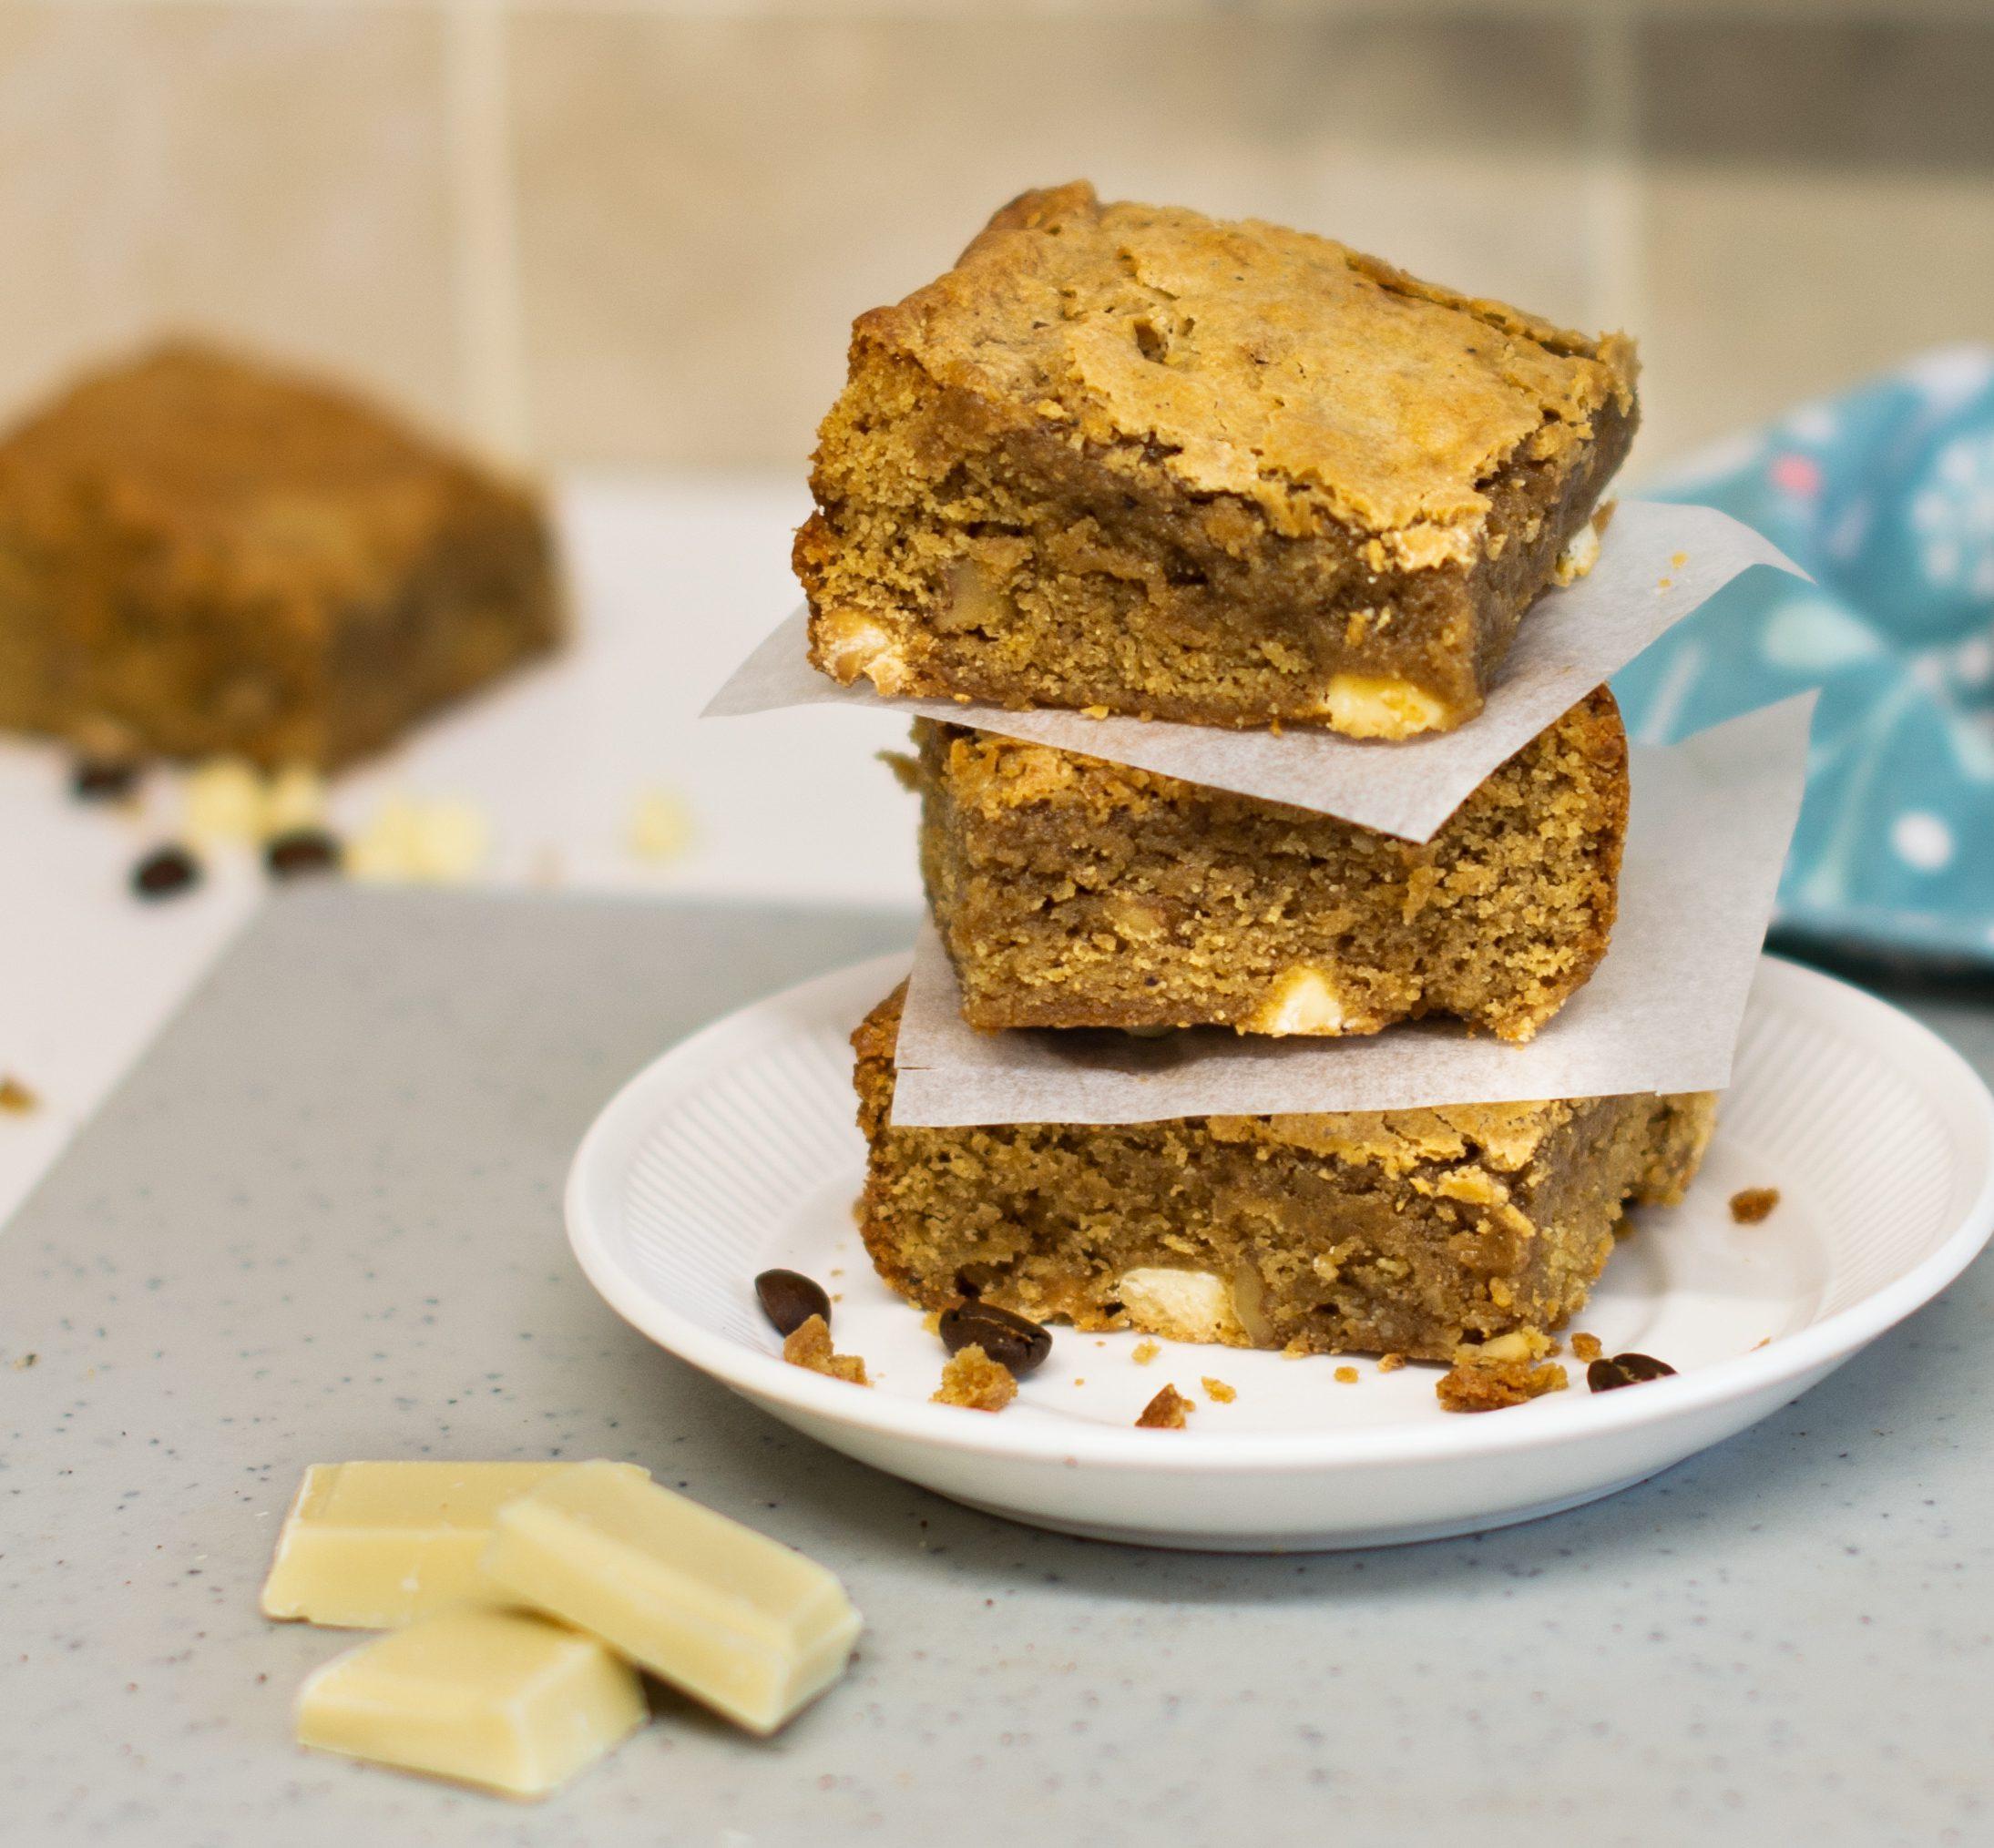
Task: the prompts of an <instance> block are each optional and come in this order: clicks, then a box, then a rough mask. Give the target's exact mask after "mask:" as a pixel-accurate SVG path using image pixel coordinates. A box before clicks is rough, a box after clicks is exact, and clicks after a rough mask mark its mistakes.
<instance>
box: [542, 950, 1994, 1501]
mask: <svg viewBox="0 0 1994 1848" xmlns="http://www.w3.org/2000/svg"><path fill="white" fill-rule="evenodd" d="M910 954H911V953H910V952H907V951H895V952H891V953H889V954H887V955H881V956H875V957H871V958H868V959H866V960H864V961H863V962H859V963H853V964H847V965H844V966H842V967H839V968H835V969H831V970H826V971H824V972H823V973H821V974H819V975H813V976H810V977H807V978H806V979H804V980H803V981H801V982H796V983H792V984H791V985H789V986H788V987H785V988H782V989H779V990H777V991H776V992H775V993H773V994H771V995H763V996H762V997H761V998H760V999H758V1000H755V1001H751V1002H749V1003H746V1004H745V1005H744V1006H740V1007H737V1008H733V1009H731V1010H730V1011H729V1012H728V1013H726V1014H724V1015H722V1016H721V1017H720V1018H719V1019H717V1020H713V1021H711V1022H709V1023H708V1024H707V1025H706V1026H702V1027H700V1028H699V1029H698V1030H697V1031H696V1032H694V1033H692V1034H690V1035H688V1036H686V1037H685V1038H683V1039H681V1040H680V1041H678V1042H677V1043H676V1044H674V1045H672V1046H670V1047H667V1048H665V1049H664V1050H663V1051H662V1052H660V1054H659V1055H658V1056H657V1057H654V1058H652V1059H650V1060H649V1061H648V1062H647V1063H646V1064H645V1065H644V1066H643V1067H640V1068H639V1070H638V1071H637V1072H635V1073H634V1074H632V1075H631V1077H629V1078H628V1079H627V1080H625V1082H624V1083H623V1084H622V1085H621V1086H619V1087H618V1089H617V1090H616V1092H615V1093H614V1095H613V1096H612V1097H611V1098H609V1100H608V1102H607V1103H606V1104H605V1105H604V1106H603V1107H602V1108H601V1109H600V1110H599V1111H598V1113H597V1115H596V1117H595V1118H594V1119H593V1121H591V1123H590V1124H589V1126H588V1129H587V1130H586V1131H585V1132H584V1134H583V1136H582V1138H581V1140H580V1142H579V1144H578V1147H577V1149H576V1151H575V1154H574V1157H573V1159H572V1160H571V1161H570V1163H569V1167H568V1177H567V1180H566V1184H565V1185H564V1188H563V1189H562V1204H563V1216H564V1219H565V1221H566V1225H567V1231H568V1244H569V1248H570V1250H571V1251H573V1253H574V1256H575V1259H576V1261H577V1262H578V1264H579V1265H580V1267H581V1270H582V1272H583V1274H584V1275H585V1276H586V1277H587V1278H588V1281H589V1283H590V1285H591V1286H592V1287H593V1288H594V1289H595V1291H596V1292H597V1293H598V1295H600V1296H601V1297H602V1299H603V1300H604V1302H607V1303H608V1306H609V1307H610V1308H611V1309H613V1310H614V1311H615V1312H617V1314H618V1315H619V1316H621V1317H622V1319H623V1320H624V1321H625V1322H629V1324H630V1326H631V1327H633V1328H635V1329H637V1330H638V1331H639V1332H640V1333H641V1334H643V1335H645V1336H646V1337H647V1338H648V1339H649V1340H651V1341H653V1342H655V1343H657V1344H658V1345H659V1346H660V1347H662V1348H663V1349H665V1350H666V1352H667V1353H672V1354H674V1355H676V1356H677V1357H678V1358H679V1359H680V1360H682V1361H684V1362H686V1363H688V1364H690V1365H691V1366H694V1367H697V1368H698V1369H699V1370H700V1372H701V1373H706V1374H707V1375H708V1376H709V1377H711V1378H712V1379H715V1380H718V1381H719V1382H720V1383H721V1384H723V1385H726V1386H728V1387H730V1388H731V1389H732V1390H734V1391H737V1392H741V1393H744V1394H747V1395H748V1396H750V1397H751V1398H754V1399H757V1400H761V1401H764V1402H774V1403H775V1404H780V1405H782V1406H783V1407H784V1408H786V1409H787V1410H789V1411H792V1412H794V1413H796V1414H801V1415H803V1416H804V1417H807V1418H811V1419H815V1420H821V1421H823V1422H826V1423H829V1424H837V1425H841V1426H844V1427H845V1428H846V1429H851V1430H857V1431H864V1432H867V1433H871V1434H875V1435H877V1436H880V1437H885V1438H894V1439H905V1440H911V1441H913V1442H915V1443H918V1444H922V1445H928V1446H930V1447H934V1448H939V1449H945V1450H952V1451H956V1452H961V1453H966V1454H974V1455H983V1456H987V1457H990V1458H993V1459H1005V1460H1010V1461H1015V1462H1018V1463H1027V1464H1048V1463H1049V1464H1053V1465H1061V1466H1067V1467H1071V1466H1074V1465H1079V1464H1082V1463H1084V1464H1086V1465H1089V1467H1098V1468H1107V1469H1110V1470H1117V1471H1128V1472H1134V1473H1138V1474H1161V1475H1183V1474H1184V1473H1186V1472H1187V1471H1191V1472H1193V1473H1199V1472H1208V1471H1217V1472H1221V1473H1234V1472H1245V1471H1266V1470H1277V1471H1278V1470H1292V1471H1310V1472H1316V1471H1333V1470H1335V1469H1338V1468H1358V1467H1369V1466H1375V1465H1378V1464H1380V1463H1391V1462H1404V1463H1407V1464H1426V1463H1435V1462H1444V1461H1448V1460H1454V1459H1465V1458H1471V1457H1472V1458H1488V1457H1491V1456H1502V1455H1515V1454H1518V1453H1523V1452H1530V1451H1537V1450H1542V1449H1553V1448H1558V1447H1561V1446H1563V1445H1571V1444H1575V1443H1583V1442H1587V1441H1590V1440H1596V1439H1601V1438H1610V1437H1612V1436H1614V1435H1616V1434H1621V1433H1626V1432H1631V1431H1637V1430H1641V1429H1643V1428H1645V1427H1648V1426H1651V1425H1654V1424H1663V1423H1673V1422H1675V1421H1677V1420H1679V1419H1691V1418H1694V1417H1695V1416H1696V1415H1697V1414H1700V1413H1705V1412H1710V1411H1713V1410H1716V1409H1718V1408H1720V1407H1722V1406H1724V1405H1727V1404H1732V1403H1733V1402H1736V1401H1742V1400H1744V1399H1746V1398H1749V1397H1752V1396H1754V1395H1755V1394H1774V1393H1775V1392H1776V1391H1777V1390H1778V1389H1779V1388H1780V1387H1782V1386H1784V1385H1785V1384H1788V1383H1793V1382H1796V1381H1804V1380H1805V1376H1807V1375H1809V1374H1818V1373H1824V1372H1825V1371H1826V1370H1828V1369H1830V1368H1832V1367H1834V1366H1836V1365H1837V1364H1839V1363H1841V1362H1843V1361H1845V1360H1846V1359H1848V1358H1849V1357H1850V1356H1851V1355H1853V1354H1854V1353H1856V1352H1858V1351H1859V1350H1860V1349H1861V1348H1863V1347H1864V1346H1866V1345H1867V1344H1868V1343H1870V1342H1872V1341H1874V1340H1876V1338H1877V1337H1878V1336H1879V1335H1882V1334H1884V1333H1886V1332H1888V1331H1889V1330H1890V1329H1892V1328H1894V1327H1895V1326H1896V1325H1897V1323H1898V1322H1902V1321H1904V1320H1905V1319H1906V1318H1907V1316H1909V1315H1911V1314H1913V1313H1914V1312H1917V1310H1919V1309H1921V1308H1923V1307H1924V1306H1925V1305H1926V1304H1927V1303H1928V1302H1930V1301H1931V1300H1932V1299H1933V1298H1934V1297H1936V1296H1937V1295H1938V1293H1939V1292H1941V1291H1942V1290H1944V1289H1945V1288H1946V1287H1947V1286H1948V1284H1949V1283H1951V1282H1952V1281H1954V1280H1955V1279H1956V1278H1957V1277H1958V1275H1959V1274H1960V1272H1961V1271H1964V1270H1965V1269H1966V1267H1967V1266H1968V1264H1970V1263H1971V1262H1972V1261H1973V1260H1974V1259H1975V1258H1976V1257H1978V1256H1979V1253H1980V1251H1982V1250H1983V1249H1984V1248H1985V1247H1986V1245H1987V1244H1988V1242H1989V1238H1990V1236H1994V1092H1990V1091H1989V1087H1988V1086H1987V1084H1986V1082H1985V1081H1984V1080H1983V1079H1982V1078H1981V1077H1980V1076H1979V1073H1978V1072H1976V1071H1975V1070H1974V1069H1973V1067H1971V1066H1970V1065H1968V1063H1967V1061H1966V1060H1965V1058H1963V1057H1961V1056H1960V1055H1959V1054H1958V1052H1957V1051H1955V1050H1954V1049H1953V1047H1950V1046H1948V1044H1947V1043H1946V1042H1945V1040H1943V1039H1941V1038H1940V1037H1939V1036H1938V1034H1936V1033H1934V1032H1933V1031H1932V1029H1931V1028H1930V1027H1928V1026H1925V1024H1924V1023H1923V1022H1922V1021H1919V1020H1917V1019H1915V1018H1914V1017H1913V1016H1910V1015H1908V1014H1907V1013H1905V1012H1904V1011H1903V1009H1901V1008H1899V1007H1897V1006H1893V1005H1892V1004H1891V1003H1889V1002H1887V1001H1885V1000H1883V999H1881V998H1880V997H1879V996H1877V995H1872V994H1870V993H1868V992H1867V991H1866V990H1865V989H1862V988H1859V987H1857V986H1856V985H1854V984H1853V983H1849V982H1845V981H1842V980H1840V979H1839V978H1837V977H1836V976H1833V975H1826V974H1825V973H1824V972H1823V971H1821V970H1818V969H1815V968H1811V967H1809V966H1807V965H1805V964H1801V963H1796V962H1794V961H1791V960H1790V959H1788V958H1786V957H1784V956H1774V955H1768V954H1764V953H1762V954H1761V955H1760V957H1759V962H1758V967H1757V970H1756V972H1755V974H1754V990H1755V989H1756V988H1757V985H1758V984H1759V982H1760V981H1762V980H1766V979H1770V980H1772V981H1773V982H1774V983H1775V984H1777V985H1781V986H1784V987H1785V988H1787V989H1788V990H1789V991H1790V992H1796V993H1799V994H1801V995H1806V994H1807V993H1808V991H1810V990H1813V991H1815V995H1817V996H1819V995H1826V996H1829V997H1832V1005H1835V1006H1842V1007H1847V1006H1854V1007H1855V1009H1856V1012H1857V1014H1858V1015H1859V1016H1867V1018H1868V1020H1869V1022H1870V1023H1871V1024H1872V1025H1873V1026H1875V1027H1876V1029H1877V1030H1878V1032H1879V1034H1895V1035H1900V1036H1904V1035H1907V1036H1909V1038H1910V1040H1911V1041H1912V1042H1914V1043H1922V1045H1923V1047H1924V1049H1925V1050H1926V1051H1928V1053H1933V1054H1936V1055H1938V1065H1939V1066H1940V1067H1944V1068H1946V1069H1947V1075H1948V1079H1949V1080H1950V1081H1951V1082H1949V1083H1948V1085H1947V1087H1946V1095H1947V1096H1948V1097H1949V1098H1957V1099H1958V1103H1959V1106H1960V1108H1961V1109H1962V1110H1963V1111H1964V1112H1965V1114H1966V1116H1967V1117H1968V1118H1970V1123H1969V1125H1968V1127H1969V1128H1978V1131H1979V1143H1980V1147H1981V1149H1982V1150H1983V1151H1984V1159H1985V1166H1984V1168H1983V1170H1982V1172H1981V1174H1980V1176H1979V1186H1978V1189H1975V1190H1973V1191H1972V1198H1971V1200H1970V1203H1969V1204H1968V1206H1967V1207H1966V1209H1965V1210H1964V1211H1963V1212H1962V1213H1961V1214H1960V1215H1959V1217H1958V1220H1957V1222H1956V1223H1955V1224H1954V1225H1953V1227H1952V1228H1951V1230H1949V1231H1948V1233H1947V1234H1946V1235H1945V1237H1944V1238H1943V1239H1941V1241H1939V1243H1938V1245H1937V1246H1936V1247H1935V1248H1934V1249H1933V1250H1932V1251H1929V1252H1928V1253H1927V1254H1926V1256H1925V1257H1923V1258H1922V1259H1920V1260H1919V1261H1917V1263H1916V1264H1914V1265H1913V1266H1912V1267H1911V1268H1910V1269H1909V1270H1908V1271H1905V1272H1904V1273H1903V1274H1902V1275H1900V1276H1898V1277H1896V1278H1894V1279H1892V1280H1891V1281H1889V1282H1887V1283H1886V1284H1885V1285H1884V1286H1883V1287H1882V1288H1881V1289H1879V1290H1876V1291H1874V1292H1871V1293H1870V1294H1869V1295H1867V1296H1865V1297H1863V1298H1861V1299H1860V1300H1859V1301H1857V1302H1852V1303H1850V1304H1848V1305H1847V1306H1846V1307H1845V1308H1843V1309H1840V1310H1837V1311H1836V1312H1835V1313H1833V1314H1832V1315H1829V1316H1825V1317H1824V1318H1823V1319H1822V1320H1821V1321H1819V1322H1814V1323H1811V1324H1810V1325H1809V1326H1807V1327H1806V1328H1804V1329H1802V1330H1799V1331H1798V1332H1795V1333H1793V1334H1788V1335H1782V1336H1777V1337H1775V1338H1774V1339H1773V1340H1772V1341H1770V1342H1768V1343H1766V1345H1764V1347H1761V1348H1754V1349H1752V1350H1750V1351H1749V1352H1747V1353H1743V1354H1737V1355H1733V1357H1732V1358H1731V1359H1729V1360H1724V1361H1719V1362H1717V1363H1714V1364H1713V1365H1711V1366H1708V1367H1700V1368H1698V1369H1697V1370H1696V1371H1694V1372H1693V1373H1682V1374H1678V1375H1675V1376H1674V1377H1672V1378H1670V1379H1666V1380H1659V1381H1655V1382H1652V1383H1651V1386H1650V1389H1649V1390H1647V1391H1644V1392H1641V1393H1619V1394H1611V1395H1601V1394H1581V1395H1580V1396H1579V1397H1578V1398H1577V1399H1576V1400H1567V1399H1566V1397H1565V1395H1564V1394H1554V1395H1552V1396H1550V1397H1549V1398H1547V1399H1541V1400H1539V1401H1536V1402H1535V1403H1533V1404H1529V1405H1527V1406H1519V1407H1517V1408H1515V1415H1512V1416H1511V1417H1508V1418H1497V1419H1488V1418H1469V1417H1463V1418H1454V1419H1449V1420H1447V1421H1445V1422H1436V1423H1432V1424H1395V1425H1371V1426H1363V1427H1357V1428H1351V1427H1347V1426H1338V1427H1329V1428H1325V1429H1324V1430H1319V1431H1262V1432H1242V1433H1238V1434H1224V1433H1220V1432H1216V1431H1210V1430H1206V1431H1181V1432H1171V1433H1169V1434H1167V1435H1168V1437H1169V1440H1170V1441H1169V1443H1168V1444H1167V1445H1161V1446H1159V1444H1158V1439H1159V1437H1160V1435H1162V1434H1159V1433H1157V1432H1153V1431H1140V1430H1137V1429H1136V1428H1134V1427H1133V1426H1130V1427H1128V1428H1126V1429H1124V1428H1122V1427H1120V1426H1117V1425H1109V1424H1091V1423H1083V1422H1079V1421H1075V1422H1074V1423H1073V1424H1071V1425H1070V1426H1046V1425H1039V1424H1034V1423H1027V1422H1024V1421H1020V1422H1018V1423H1016V1424H1012V1423H1009V1422H1008V1421H1006V1420H1001V1419H996V1418H989V1417H980V1416H979V1417H975V1418H964V1417H962V1416H960V1415H959V1408H956V1407H953V1406H946V1405H936V1404H929V1403H927V1402H925V1401H923V1400H915V1399H903V1398H900V1397H897V1396H895V1395H889V1394H876V1393H874V1392H871V1391H869V1390H867V1389H865V1388H864V1387H855V1386H853V1385H851V1384H849V1383H846V1382H844V1381H842V1380H835V1379H831V1378H827V1377H825V1376H824V1375H823V1374H819V1373H812V1372H810V1371H808V1370H807V1369H805V1368H802V1367H797V1366H792V1365H791V1364H790V1363H788V1362H786V1361H784V1360H782V1358H781V1356H780V1355H777V1354H771V1353H764V1352H761V1351H759V1350H755V1349H751V1348H749V1347H746V1346H744V1345H743V1344H741V1343H739V1342H738V1341H735V1340H734V1339H732V1338H731V1337H730V1336H727V1335H722V1334H719V1333H715V1332H712V1331H711V1330H709V1329H706V1328H703V1327H701V1326H700V1324H699V1323H698V1322H694V1321H693V1320H692V1319H691V1318H690V1316H687V1315H685V1314H683V1313H682V1312H680V1311H678V1310H677V1309H675V1308H673V1307H672V1306H671V1305H670V1303H669V1302H667V1301H665V1300H664V1299H663V1298H662V1297H660V1296H659V1295H658V1294H657V1293H656V1292H653V1291H651V1290H650V1289H649V1288H648V1287H646V1286H644V1285H643V1284H641V1283H640V1282H639V1281H638V1279H637V1278H636V1277H635V1275H634V1274H633V1273H632V1272H631V1271H629V1269H628V1268H627V1267H626V1266H625V1265H623V1263H622V1262H621V1261H619V1259H618V1258H617V1256H616V1255H615V1252H614V1251H613V1249H612V1247H611V1245H610V1242H609V1239H608V1229H607V1228H605V1227H603V1226H601V1225H598V1223H597V1215H596V1212H595V1210H594V1206H593V1202H592V1200H591V1195H592V1194H593V1193H595V1192H596V1191H597V1190H598V1189H599V1188H600V1187H601V1185H602V1183H603V1179H604V1178H605V1176H606V1175H608V1174H610V1173H618V1172H620V1171H621V1169H622V1168H623V1167H627V1165H628V1159H629V1155H630V1154H631V1153H633V1152H634V1150H635V1149H636V1148H637V1147H638V1146H639V1144H640V1143H641V1141H642V1140H643V1138H645V1136H647V1135H648V1134H649V1132H650V1130H651V1128H653V1127H655V1125H656V1123H657V1122H658V1120H660V1113H659V1111H658V1109H657V1108H656V1106H655V1105H654V1104H653V1102H652V1098H651V1094H652V1093H653V1092H654V1091H655V1090H657V1089H659V1088H660V1087H661V1086H662V1085H663V1084H664V1083H665V1081H666V1078H667V1076H668V1074H669V1072H670V1068H671V1067H674V1066H676V1065H679V1064H680V1063H685V1062H690V1061H691V1060H693V1059H694V1058H696V1057H698V1056H699V1055H700V1053H701V1052H705V1051H709V1050H711V1047H712V1045H713V1043H714V1042H715V1041H718V1040H721V1039H723V1038H725V1037H727V1036H731V1035H732V1034H735V1033H738V1032H740V1031H741V1029H742V1027H743V1026H745V1025H746V1024H747V1023H748V1022H750V1021H751V1020H752V1018H753V1017H754V1016H758V1015H767V1016H774V1015H776V1014H777V1013H779V1012H780V1011H781V1010H782V1009H783V1008H784V1007H789V1008H792V1009H793V1008H795V1007H797V1006H806V1007H807V1006H808V1005H809V1004H810V1003H812V1002H813V1001H814V1000H815V999H816V998H817V995H818V992H819V991H822V990H833V991H835V990H840V989H843V988H845V987H857V986H858V985H859V984H860V978H861V977H862V976H863V977H864V978H865V980H866V983H867V990H866V992H871V990H872V988H873V987H874V986H876V987H877V988H878V991H879V992H882V993H883V992H885V988H886V987H888V986H890V985H891V984H892V983H893V982H894V981H896V980H898V979H900V977H901V976H902V975H904V974H905V970H906V968H907V965H908V963H909V958H910ZM1747 1005H1748V1006H1749V1005H1750V1004H1749V1003H1748V1004H1747ZM1804 1005H1805V1004H1804ZM1891 1064H1892V1065H1893V1066H1896V1065H1897V1061H1894V1060H1893V1061H1891ZM1919 1088H1920V1090H1921V1091H1922V1090H1925V1089H1926V1088H1927V1087H1925V1086H1924V1085H1922V1084H1920V1087H1919ZM619 1155H620V1156H621V1162H620V1164H619V1162H618V1159H617V1158H618V1157H619ZM1809 1383H1811V1382H1809Z"/></svg>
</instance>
